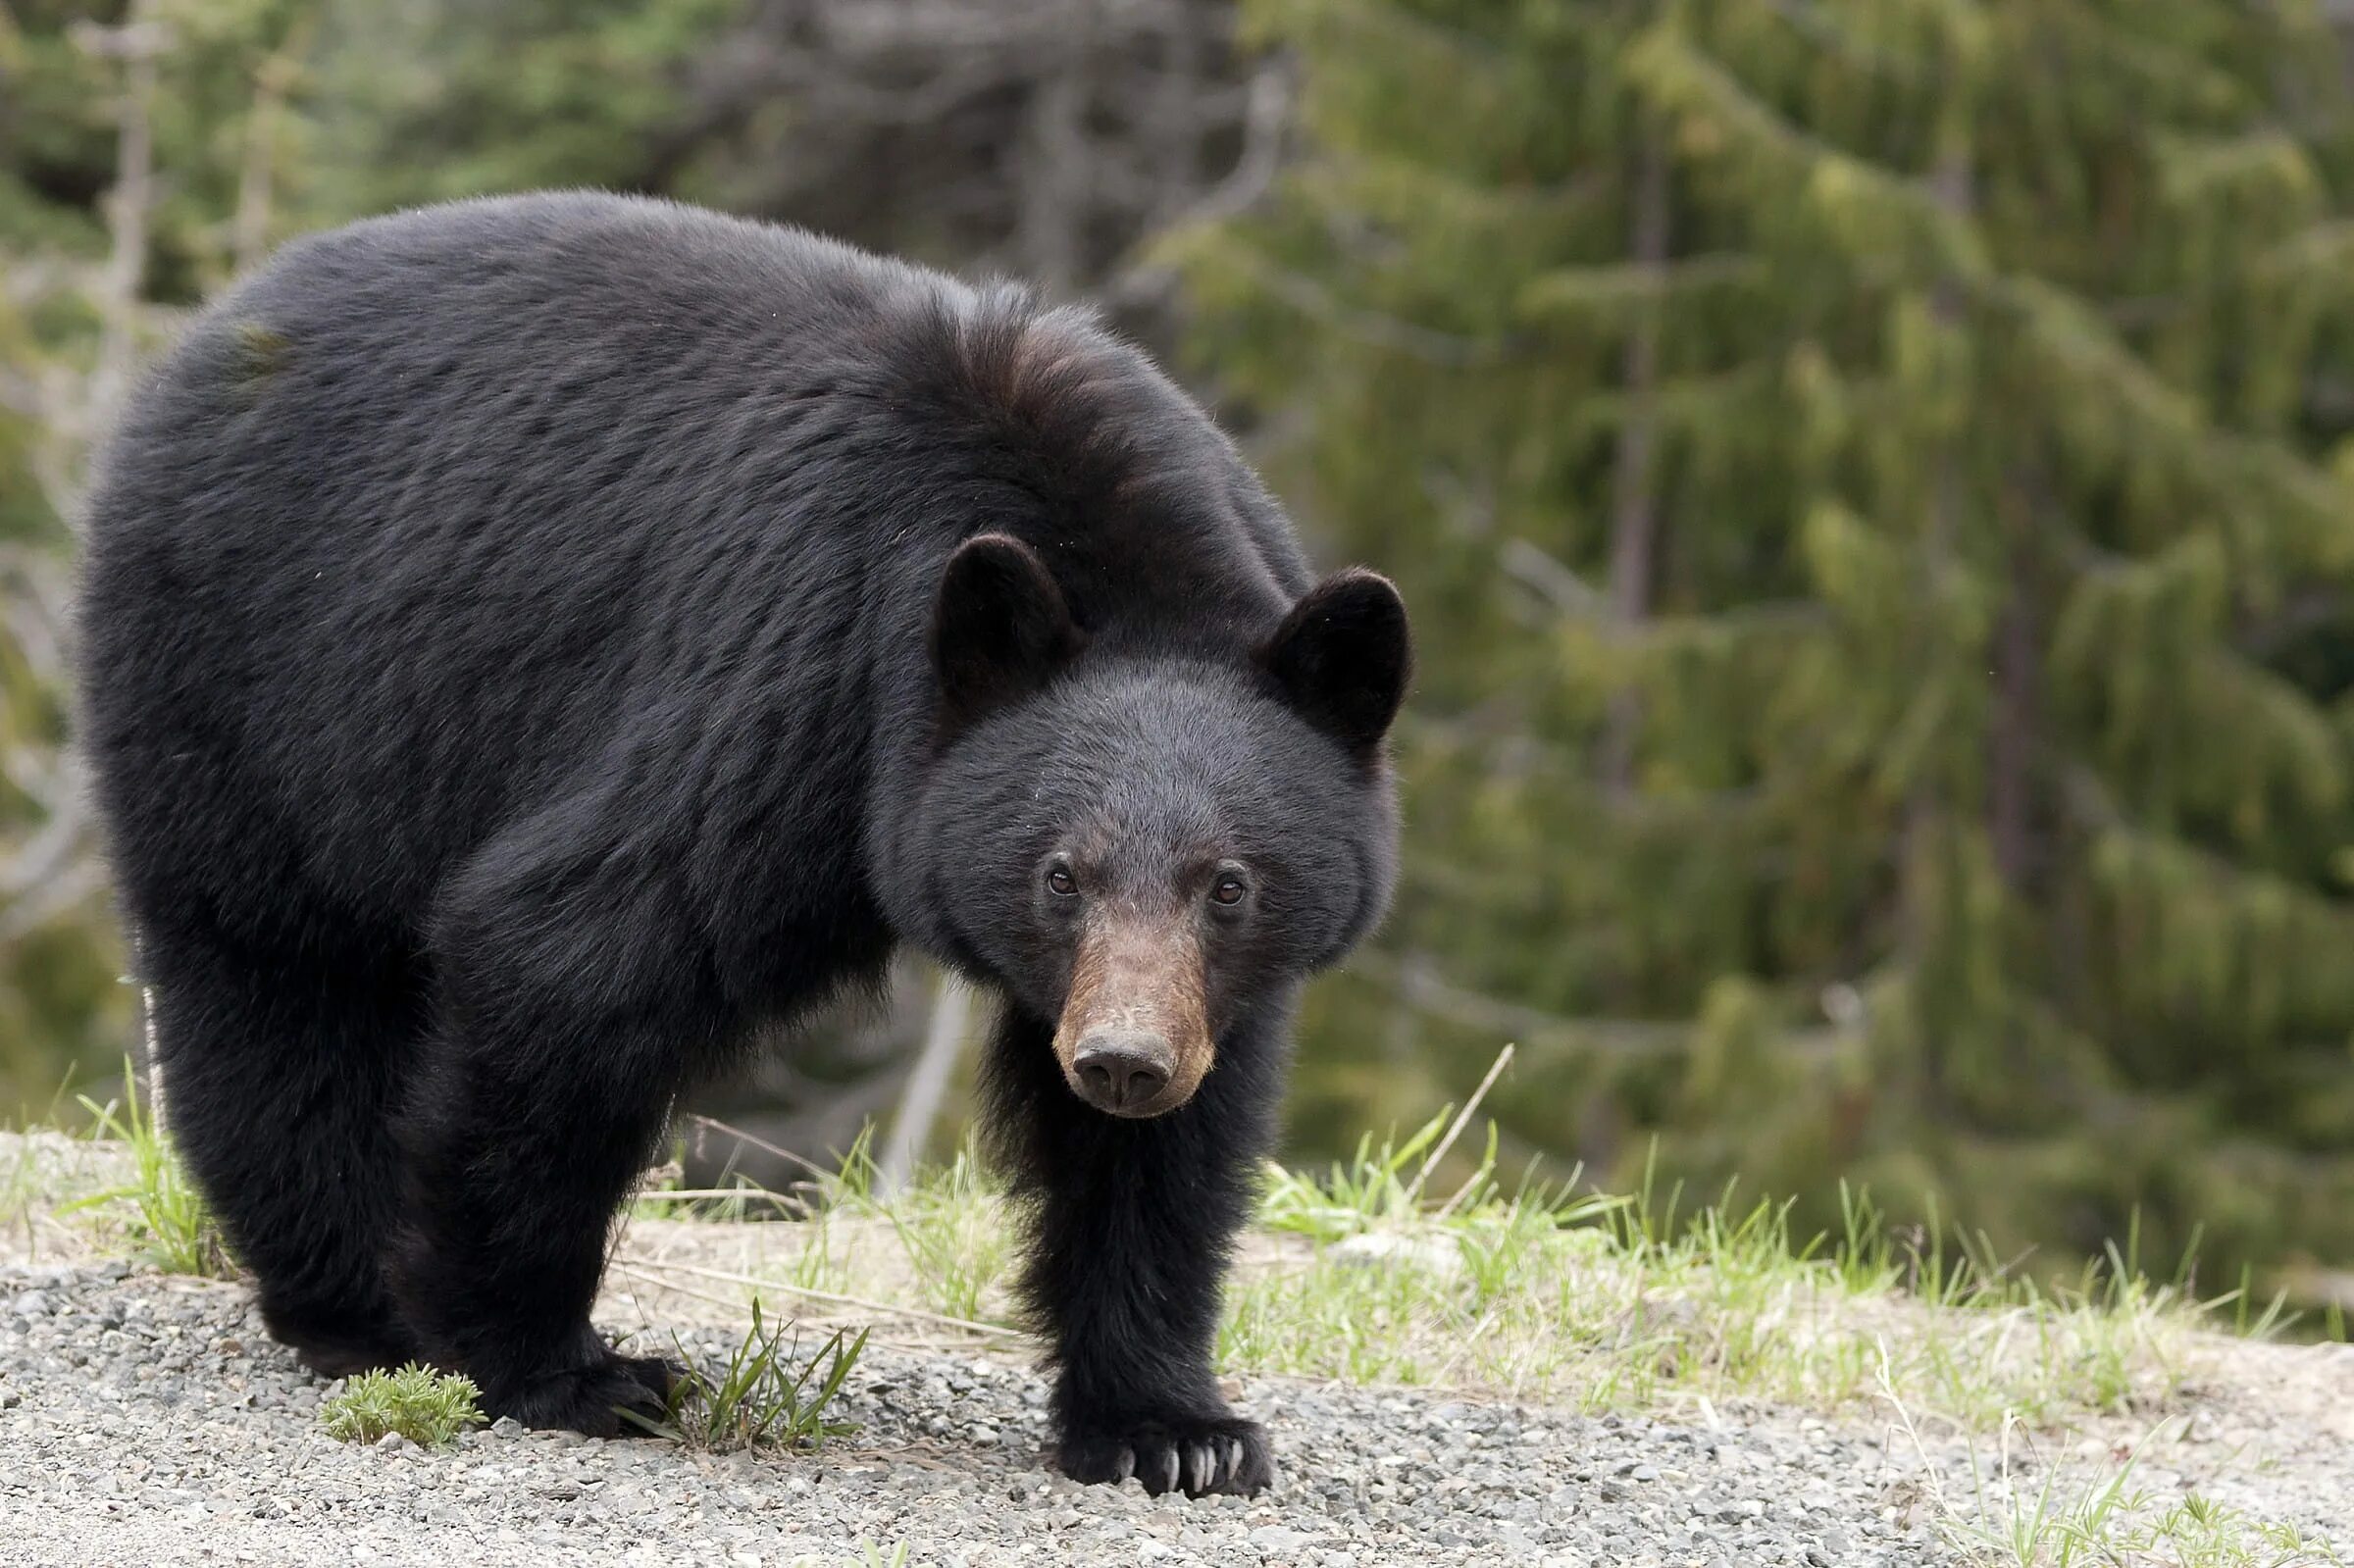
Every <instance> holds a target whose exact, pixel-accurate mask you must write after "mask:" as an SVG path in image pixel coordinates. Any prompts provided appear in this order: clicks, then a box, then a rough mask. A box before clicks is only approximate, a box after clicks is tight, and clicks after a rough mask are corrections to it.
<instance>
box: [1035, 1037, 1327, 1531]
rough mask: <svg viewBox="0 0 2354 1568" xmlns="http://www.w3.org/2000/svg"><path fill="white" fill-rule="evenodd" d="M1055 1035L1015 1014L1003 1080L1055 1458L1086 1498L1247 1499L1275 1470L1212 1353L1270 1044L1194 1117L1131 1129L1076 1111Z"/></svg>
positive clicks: (1267, 1129) (1248, 1183)
mask: <svg viewBox="0 0 2354 1568" xmlns="http://www.w3.org/2000/svg"><path fill="white" fill-rule="evenodd" d="M1052 1034H1053V1032H1052V1029H1051V1028H1050V1027H1049V1026H1045V1025H1042V1024H1039V1023H1038V1022H1036V1021H1034V1020H1028V1019H1023V1018H1021V1017H1019V1016H1015V1015H1012V1014H1009V1016H1008V1017H1007V1018H1006V1020H1005V1021H1004V1023H1003V1024H1002V1025H1000V1027H999V1030H998V1039H997V1041H996V1043H995V1048H994V1051H993V1058H994V1059H993V1061H992V1063H991V1079H992V1087H993V1089H994V1090H995V1093H996V1096H997V1112H998V1124H999V1125H998V1133H999V1136H1000V1141H1001V1144H1002V1153H1003V1157H1004V1159H1005V1161H1006V1163H1007V1164H1008V1166H1009V1167H1010V1172H1009V1174H1010V1175H1011V1177H1012V1180H1013V1184H1014V1187H1015V1190H1016V1191H1017V1192H1018V1193H1020V1194H1021V1195H1022V1196H1023V1197H1024V1198H1026V1199H1027V1201H1028V1204H1029V1208H1030V1219H1031V1223H1032V1227H1033V1235H1032V1238H1031V1243H1032V1244H1031V1252H1030V1256H1029V1260H1028V1263H1027V1266H1026V1267H1025V1269H1024V1271H1023V1274H1022V1280H1021V1287H1022V1293H1023V1296H1024V1298H1025V1299H1026V1300H1027V1302H1028V1303H1029V1305H1030V1308H1031V1311H1032V1314H1033V1316H1034V1317H1035V1318H1036V1320H1037V1321H1038V1325H1039V1327H1040V1328H1041V1329H1042V1330H1043V1331H1044V1332H1045V1333H1047V1334H1048V1335H1049V1337H1050V1339H1051V1341H1052V1345H1053V1357H1054V1362H1055V1365H1056V1368H1057V1372H1058V1379H1057V1382H1056V1384H1055V1388H1054V1398H1053V1415H1054V1422H1055V1428H1056V1439H1057V1447H1056V1454H1055V1459H1056V1463H1057V1465H1058V1466H1059V1468H1060V1469H1061V1470H1062V1472H1063V1473H1064V1474H1065V1475H1067V1476H1069V1477H1071V1478H1072V1479H1073V1480H1075V1481H1083V1482H1113V1483H1116V1482H1119V1481H1123V1480H1126V1479H1127V1478H1128V1477H1129V1476H1131V1475H1133V1476H1135V1477H1136V1478H1137V1479H1138V1480H1139V1481H1140V1482H1142V1483H1143V1484H1144V1488H1145V1490H1146V1491H1147V1492H1151V1493H1153V1494H1154V1495H1158V1494H1159V1493H1161V1492H1171V1491H1178V1490H1182V1491H1183V1492H1186V1494H1187V1495H1189V1496H1201V1495H1203V1494H1204V1493H1208V1492H1237V1493H1240V1494H1242V1495H1245V1496H1249V1495H1252V1494H1254V1493H1255V1492H1258V1491H1260V1490H1261V1489H1262V1488H1264V1487H1266V1486H1268V1485H1270V1484H1271V1483H1272V1482H1273V1480H1274V1476H1275V1464H1274V1456H1273V1454H1272V1452H1271V1451H1270V1449H1269V1447H1268V1444H1267V1435H1266V1432H1265V1430H1264V1429H1263V1428H1261V1427H1260V1426H1259V1425H1258V1424H1257V1423H1256V1422H1254V1421H1248V1420H1245V1419H1243V1418H1242V1417H1240V1416H1237V1415H1236V1414H1235V1413H1234V1411H1233V1410H1232V1409H1231V1408H1229V1407H1228V1405H1227V1403H1226V1400H1225V1398H1224V1396H1223V1395H1221V1394H1220V1393H1219V1391H1218V1385H1217V1377H1216V1374H1215V1372H1214V1371H1213V1369H1212V1367H1211V1364H1210V1352H1211V1349H1212V1347H1213V1346H1214V1344H1215V1342H1216V1339H1217V1326H1218V1307H1219V1291H1220V1289H1221V1287H1222V1285H1223V1283H1224V1279H1225V1274H1226V1267H1227V1263H1228V1261H1229V1257H1230V1254H1231V1250H1232V1245H1233V1240H1234V1237H1235V1233H1236V1232H1237V1231H1239V1230H1240V1229H1241V1228H1242V1226H1243V1224H1244V1223H1245V1221H1246V1220H1247V1219H1248V1218H1249V1216H1250V1212H1251V1205H1252V1199H1253V1194H1254V1189H1255V1182H1254V1174H1255V1172H1256V1170H1257V1166H1258V1161H1259V1159H1260V1158H1261V1156H1262V1154H1263V1152H1264V1150H1265V1148H1266V1145H1267V1142H1268V1138H1269V1135H1270V1133H1271V1131H1272V1126H1273V1119H1274V1118H1273V1111H1274V1107H1275V1104H1276V1102H1277V1099H1278V1097H1279V1095H1280V1093H1281V1079H1282V1062H1281V1059H1280V1044H1279V1037H1278V1036H1276V1034H1275V1033H1274V1030H1273V1029H1272V1028H1268V1029H1265V1030H1261V1029H1244V1030H1239V1031H1235V1032H1232V1033H1231V1034H1230V1036H1229V1037H1228V1038H1226V1039H1224V1040H1221V1041H1220V1044H1219V1052H1218V1062H1217V1066H1216V1068H1215V1069H1214V1070H1213V1071H1212V1072H1211V1073H1210V1074H1209V1076H1208V1077H1207V1078H1206V1079H1204V1080H1203V1085H1202V1087H1201V1089H1200V1091H1199V1092H1197V1093H1196V1094H1195V1096H1194V1098H1193V1099H1192V1100H1191V1101H1190V1102H1188V1103H1187V1104H1185V1105H1183V1106H1180V1107H1179V1108H1177V1109H1176V1110H1173V1111H1170V1112H1169V1113H1167V1114H1166V1115H1163V1116H1159V1117H1156V1118H1153V1119H1151V1120H1150V1121H1124V1120H1121V1119H1120V1118H1118V1117H1114V1116H1110V1115H1107V1114H1105V1113H1104V1112H1102V1111H1100V1110H1097V1109H1095V1108H1094V1107H1092V1106H1090V1105H1088V1104H1087V1103H1086V1102H1084V1101H1083V1100H1081V1099H1080V1098H1079V1097H1078V1095H1077V1094H1075V1093H1073V1092H1072V1091H1071V1089H1070V1088H1069V1087H1068V1086H1067V1085H1066V1084H1065V1083H1064V1082H1063V1080H1062V1077H1061V1072H1060V1070H1059V1068H1058V1067H1057V1066H1056V1064H1055V1060H1054V1053H1053V1046H1052Z"/></svg>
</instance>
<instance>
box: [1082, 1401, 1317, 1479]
mask: <svg viewBox="0 0 2354 1568" xmlns="http://www.w3.org/2000/svg"><path fill="white" fill-rule="evenodd" d="M1055 1463H1056V1465H1057V1467H1058V1468H1060V1470H1061V1471H1062V1473H1063V1474H1064V1475H1066V1476H1069V1477H1070V1478H1071V1479H1072V1480H1073V1481H1081V1482H1107V1483H1111V1484H1113V1485H1117V1484H1118V1483H1120V1482H1122V1481H1125V1480H1127V1479H1128V1478H1129V1477H1130V1476H1134V1477H1136V1479H1137V1480H1139V1481H1141V1482H1143V1483H1144V1487H1145V1491H1146V1492H1150V1493H1151V1495H1153V1496H1155V1497H1157V1496H1159V1495H1160V1494H1161V1493H1162V1492H1176V1491H1180V1490H1182V1491H1183V1492H1185V1494H1186V1495H1187V1496H1189V1497H1200V1496H1204V1495H1207V1494H1208V1493H1211V1492H1233V1493H1235V1494H1237V1495H1239V1496H1244V1497H1250V1496H1255V1495H1256V1494H1257V1493H1258V1492H1260V1491H1262V1490H1264V1489H1265V1488H1267V1487H1269V1486H1272V1485H1274V1482H1275V1454H1274V1450H1273V1449H1271V1448H1269V1447H1268V1446H1267V1433H1266V1429H1265V1428H1263V1427H1261V1426H1260V1425H1259V1424H1258V1423H1257V1422H1255V1421H1245V1420H1243V1419H1241V1418H1240V1417H1237V1416H1227V1417H1223V1418H1219V1419H1215V1420H1207V1421H1199V1420H1192V1419H1187V1418H1178V1419H1174V1420H1169V1421H1136V1422H1130V1423H1127V1424H1125V1425H1120V1426H1103V1427H1089V1428H1086V1429H1083V1430H1080V1431H1075V1432H1071V1433H1068V1434H1066V1435H1065V1436H1064V1437H1063V1440H1062V1442H1061V1445H1060V1447H1059V1448H1058V1449H1057V1450H1056V1453H1055Z"/></svg>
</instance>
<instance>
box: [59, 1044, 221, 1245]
mask: <svg viewBox="0 0 2354 1568" xmlns="http://www.w3.org/2000/svg"><path fill="white" fill-rule="evenodd" d="M123 1082H124V1084H125V1086H126V1087H125V1090H124V1099H123V1101H122V1102H121V1103H120V1104H117V1103H116V1102H114V1101H109V1102H107V1103H106V1104H103V1105H102V1104H99V1103H98V1102H97V1101H95V1100H92V1099H90V1098H89V1097H88V1096H86V1095H81V1096H77V1098H78V1099H79V1100H80V1102H81V1107H82V1109H83V1110H84V1111H86V1112H88V1113H89V1116H90V1119H91V1124H92V1130H93V1133H94V1136H96V1137H99V1138H115V1139H119V1140H120V1141H121V1142H122V1143H123V1145H124V1147H125V1148H126V1149H127V1150H128V1152H129V1155H130V1160H131V1180H130V1181H128V1182H127V1183H124V1184H123V1185H121V1186H118V1187H111V1188H107V1189H104V1190H101V1191H97V1192H93V1193H90V1194H89V1195H87V1196H85V1197H81V1198H77V1199H76V1200H74V1201H73V1202H71V1203H68V1204H66V1205H64V1206H63V1207H62V1208H61V1209H60V1210H59V1212H60V1213H61V1214H73V1213H77V1212H82V1211H86V1210H90V1209H104V1210H107V1211H108V1212H110V1213H112V1214H114V1215H117V1216H119V1217H121V1218H122V1219H123V1221H124V1223H125V1227H126V1229H127V1230H128V1232H129V1234H130V1236H131V1238H132V1239H133V1240H134V1241H135V1242H137V1243H138V1244H139V1245H140V1247H141V1249H142V1250H143V1252H144V1254H145V1255H146V1257H147V1259H148V1260H149V1261H150V1262H152V1263H154V1264H155V1265H156V1267H158V1268H160V1269H162V1270H163V1271H164V1272H166V1273H167V1274H193V1275H197V1276H199V1277H201V1278H204V1279H228V1278H230V1276H231V1275H233V1274H235V1272H236V1264H235V1260H233V1259H232V1258H230V1255H229V1243H228V1241H227V1240H226V1239H223V1237H222V1235H221V1227H220V1226H219V1224H218V1223H216V1222H215V1220H214V1219H213V1211H212V1208H211V1206H210V1205H209V1204H207V1203H206V1202H205V1200H204V1194H203V1193H202V1192H200V1191H198V1190H197V1189H196V1185H195V1184H194V1183H193V1182H191V1181H190V1180H189V1179H188V1175H187V1172H186V1171H185V1170H184V1169H183V1168H182V1167H181V1165H180V1163H179V1154H178V1153H177V1152H175V1151H174V1149H173V1147H172V1140H171V1138H170V1137H169V1136H168V1135H166V1133H165V1132H164V1130H163V1129H162V1128H161V1127H159V1126H158V1125H156V1122H155V1118H154V1117H153V1116H152V1115H149V1114H145V1113H143V1112H142V1111H141V1110H140V1108H139V1097H138V1091H137V1085H136V1083H135V1081H134V1080H133V1078H132V1076H131V1070H130V1063H129V1061H128V1059H126V1060H125V1061H124V1063H123Z"/></svg>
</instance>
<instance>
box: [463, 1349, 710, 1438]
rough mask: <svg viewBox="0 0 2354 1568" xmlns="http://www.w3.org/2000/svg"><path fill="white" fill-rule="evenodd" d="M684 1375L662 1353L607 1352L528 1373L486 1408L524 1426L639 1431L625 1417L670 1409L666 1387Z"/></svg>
mask: <svg viewBox="0 0 2354 1568" xmlns="http://www.w3.org/2000/svg"><path fill="white" fill-rule="evenodd" d="M684 1375H685V1369H684V1368H683V1367H681V1366H679V1365H678V1364H677V1363H676V1362H674V1361H670V1360H668V1359H666V1358H664V1357H662V1356H653V1355H649V1356H627V1355H614V1354H612V1353H610V1352H608V1353H607V1354H606V1355H605V1356H604V1357H603V1358H602V1359H600V1360H597V1361H594V1362H591V1363H590V1364H589V1365H588V1366H585V1367H576V1368H574V1369H572V1370H571V1371H568V1372H558V1373H555V1374H553V1375H551V1376H548V1377H543V1378H535V1379H533V1380H532V1381H531V1382H530V1383H527V1384H525V1385H524V1386H523V1388H522V1389H521V1390H520V1391H517V1392H516V1393H515V1394H514V1395H513V1396H512V1397H510V1398H506V1399H501V1400H498V1401H496V1407H495V1408H493V1409H492V1410H491V1412H490V1413H491V1414H492V1415H494V1416H513V1417H514V1418H515V1419H516V1420H518V1421H520V1422H522V1423H523V1424H524V1425H525V1426H527V1427H553V1428H563V1429H566V1430H569V1431H573V1432H579V1433H585V1434H587V1435H588V1436H589V1437H591V1438H623V1437H642V1436H644V1435H645V1434H646V1428H645V1427H643V1426H640V1424H639V1423H638V1422H636V1421H632V1420H630V1419H629V1417H630V1416H632V1415H635V1416H640V1417H642V1418H643V1419H644V1420H645V1421H646V1422H649V1423H652V1422H660V1421H662V1420H663V1419H664V1418H665V1417H666V1416H667V1415H668V1414H669V1409H670V1391H671V1389H672V1388H673V1387H674V1386H675V1385H676V1384H677V1383H678V1381H679V1379H680V1378H681V1377H682V1376H684ZM625 1412H626V1413H625Z"/></svg>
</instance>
